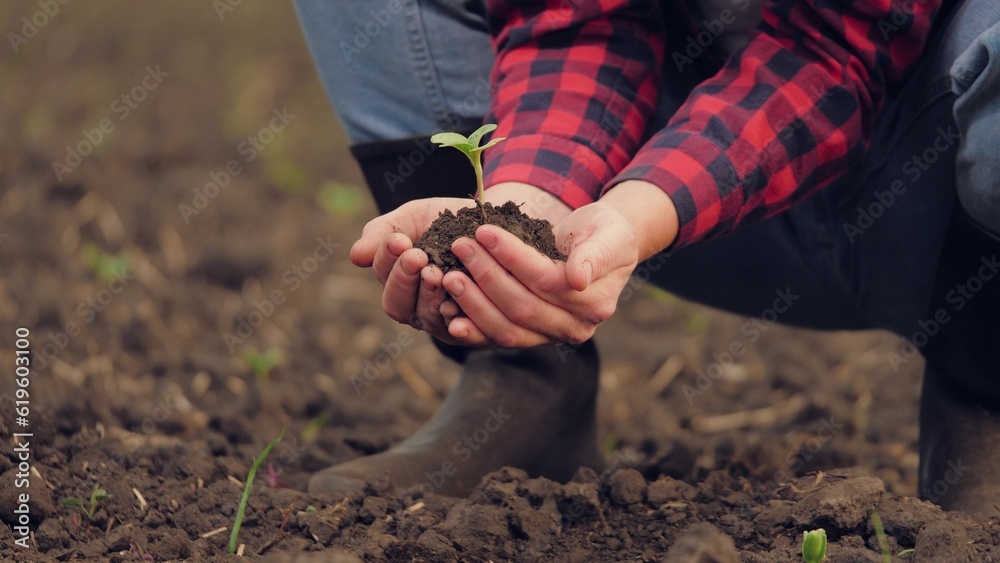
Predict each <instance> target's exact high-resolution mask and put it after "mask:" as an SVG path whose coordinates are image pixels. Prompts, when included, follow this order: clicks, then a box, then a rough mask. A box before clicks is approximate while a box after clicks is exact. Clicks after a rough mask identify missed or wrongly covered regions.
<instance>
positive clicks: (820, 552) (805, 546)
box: [802, 528, 826, 563]
mask: <svg viewBox="0 0 1000 563" xmlns="http://www.w3.org/2000/svg"><path fill="white" fill-rule="evenodd" d="M824 559H826V530H824V529H823V528H820V529H818V530H813V531H811V532H802V560H803V561H805V563H820V561H823V560H824Z"/></svg>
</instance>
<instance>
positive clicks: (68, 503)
mask: <svg viewBox="0 0 1000 563" xmlns="http://www.w3.org/2000/svg"><path fill="white" fill-rule="evenodd" d="M106 498H108V492H107V491H105V490H104V489H102V488H101V487H100V485H94V490H93V491H91V493H90V499H88V500H87V501H84V500H83V499H80V498H76V497H68V498H66V499H64V500H63V506H65V507H67V508H72V507H76V508H79V509H80V510H81V511H83V513H84V514H86V515H87V520H90V519H91V518H93V517H94V513H95V512H97V505H98V504H100V503H101V501H102V500H104V499H106Z"/></svg>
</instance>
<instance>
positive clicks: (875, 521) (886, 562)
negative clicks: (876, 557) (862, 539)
mask: <svg viewBox="0 0 1000 563" xmlns="http://www.w3.org/2000/svg"><path fill="white" fill-rule="evenodd" d="M872 527H873V528H875V536H877V537H878V546H879V549H881V550H882V563H892V551H890V550H889V539H888V538H887V537H886V536H885V526H883V525H882V517H881V516H879V515H878V512H876V511H874V510H873V511H872ZM913 552H914V550H913V549H904V550H903V551H900V552H899V553H897V554H896V557H900V556H903V555H908V554H910V553H913Z"/></svg>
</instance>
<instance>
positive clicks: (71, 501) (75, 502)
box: [63, 497, 83, 508]
mask: <svg viewBox="0 0 1000 563" xmlns="http://www.w3.org/2000/svg"><path fill="white" fill-rule="evenodd" d="M63 506H65V507H66V508H70V507H73V506H78V507H80V508H83V501H82V500H80V499H78V498H76V497H70V498H67V499H63Z"/></svg>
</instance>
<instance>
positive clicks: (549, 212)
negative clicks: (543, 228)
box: [484, 182, 573, 225]
mask: <svg viewBox="0 0 1000 563" xmlns="http://www.w3.org/2000/svg"><path fill="white" fill-rule="evenodd" d="M484 199H485V200H486V201H487V202H489V203H492V204H493V205H501V204H504V203H506V202H508V201H513V202H514V203H515V204H517V205H520V206H521V211H523V212H524V213H525V214H527V215H529V216H531V217H535V218H538V219H546V220H548V221H549V222H550V223H552V224H553V225H555V224H556V223H558V222H559V221H562V220H563V219H565V218H566V217H567V216H568V215H569V214H570V213H571V212H572V211H573V210H572V209H571V208H570V207H569V206H568V205H566V204H565V203H563V201H562V200H560V199H559V198H558V197H556V196H555V195H552V194H551V193H549V192H547V191H545V190H543V189H542V188H539V187H536V186H532V185H531V184H524V183H521V182H501V183H499V184H494V185H492V186H490V187H488V188H486V192H485V195H484Z"/></svg>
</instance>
